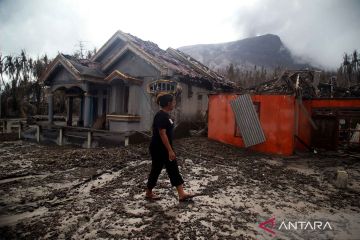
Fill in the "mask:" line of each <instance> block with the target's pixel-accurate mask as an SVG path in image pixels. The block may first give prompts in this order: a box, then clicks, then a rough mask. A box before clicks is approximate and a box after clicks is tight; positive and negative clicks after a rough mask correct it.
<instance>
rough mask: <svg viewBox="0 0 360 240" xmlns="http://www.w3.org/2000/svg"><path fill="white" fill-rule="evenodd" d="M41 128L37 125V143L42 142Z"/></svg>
mask: <svg viewBox="0 0 360 240" xmlns="http://www.w3.org/2000/svg"><path fill="white" fill-rule="evenodd" d="M40 130H41V128H40V126H39V125H36V141H37V142H40Z"/></svg>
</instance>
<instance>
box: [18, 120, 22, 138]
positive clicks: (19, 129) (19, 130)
mask: <svg viewBox="0 0 360 240" xmlns="http://www.w3.org/2000/svg"><path fill="white" fill-rule="evenodd" d="M21 129H22V123H21V122H19V128H18V133H19V139H21Z"/></svg>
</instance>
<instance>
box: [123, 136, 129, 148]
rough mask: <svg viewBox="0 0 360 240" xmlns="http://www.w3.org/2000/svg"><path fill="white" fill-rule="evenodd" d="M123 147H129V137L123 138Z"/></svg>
mask: <svg viewBox="0 0 360 240" xmlns="http://www.w3.org/2000/svg"><path fill="white" fill-rule="evenodd" d="M124 145H125V147H127V146H129V136H125V142H124Z"/></svg>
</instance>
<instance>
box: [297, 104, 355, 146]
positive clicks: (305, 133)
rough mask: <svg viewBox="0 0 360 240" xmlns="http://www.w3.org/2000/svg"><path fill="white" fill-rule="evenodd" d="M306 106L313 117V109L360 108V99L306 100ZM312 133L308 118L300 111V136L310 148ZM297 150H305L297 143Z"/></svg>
mask: <svg viewBox="0 0 360 240" xmlns="http://www.w3.org/2000/svg"><path fill="white" fill-rule="evenodd" d="M304 106H305V107H306V109H307V110H308V112H309V114H310V115H311V111H312V109H313V108H322V107H330V108H331V107H333V108H338V107H347V108H348V107H357V108H360V99H312V100H305V101H304ZM311 132H312V126H311V124H310V122H309V120H308V118H307V117H306V115H305V113H304V112H303V111H302V110H300V111H299V134H298V136H299V137H300V138H301V139H302V140H303V141H304V142H305V143H306V144H307V145H309V146H310V144H311ZM296 148H297V149H304V147H303V146H302V145H301V144H299V143H298V142H297V143H296Z"/></svg>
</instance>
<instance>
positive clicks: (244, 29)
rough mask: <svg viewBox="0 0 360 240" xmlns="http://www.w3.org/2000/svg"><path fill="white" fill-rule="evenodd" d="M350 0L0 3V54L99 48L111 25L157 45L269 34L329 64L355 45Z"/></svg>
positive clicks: (355, 12) (354, 7)
mask: <svg viewBox="0 0 360 240" xmlns="http://www.w3.org/2000/svg"><path fill="white" fill-rule="evenodd" d="M359 5H360V4H359V2H357V1H340V0H339V1H335V0H326V1H320V0H317V1H296V0H288V1H284V0H280V1H270V0H264V1H260V0H253V1H231V0H229V1H226V0H225V1H209V0H208V1H205V0H199V1H193V0H183V1H170V0H167V1H166V0H154V1H146V0H132V1H117V0H104V1H96V0H77V1H71V0H57V1H47V0H31V1H30V0H2V1H0V22H1V24H0V51H1V52H3V53H5V54H9V53H18V52H20V50H21V49H26V50H27V52H28V53H29V54H31V55H35V56H36V55H41V54H44V53H48V54H49V55H50V56H55V55H56V53H57V52H58V51H61V52H65V53H72V52H74V51H75V49H76V45H77V44H78V42H79V41H80V40H82V41H85V45H86V47H87V48H89V49H92V48H93V47H97V48H99V47H101V45H102V44H104V43H105V42H106V40H108V38H110V37H111V36H112V35H113V34H114V33H115V32H116V31H117V30H119V29H120V30H122V31H124V32H129V33H131V34H133V35H135V36H138V37H140V38H142V39H144V40H150V41H153V42H155V43H157V44H159V46H160V47H161V48H167V47H170V46H171V47H180V46H185V45H192V44H201V43H218V42H227V41H234V40H237V39H241V38H244V37H248V36H253V35H258V34H265V33H274V34H278V35H279V36H280V37H281V38H282V39H283V41H284V42H285V44H286V45H287V46H288V47H289V48H290V49H291V50H292V51H293V52H294V53H295V54H298V55H305V56H308V57H309V58H312V59H314V61H316V62H317V63H320V64H323V65H325V66H328V67H336V66H337V65H338V63H339V62H340V60H341V56H342V54H343V53H344V52H345V51H352V50H354V49H359V48H360V46H359V41H358V39H359V37H360V33H359V29H358V27H357V25H358V24H357V21H358V19H359V13H360V8H359Z"/></svg>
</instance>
